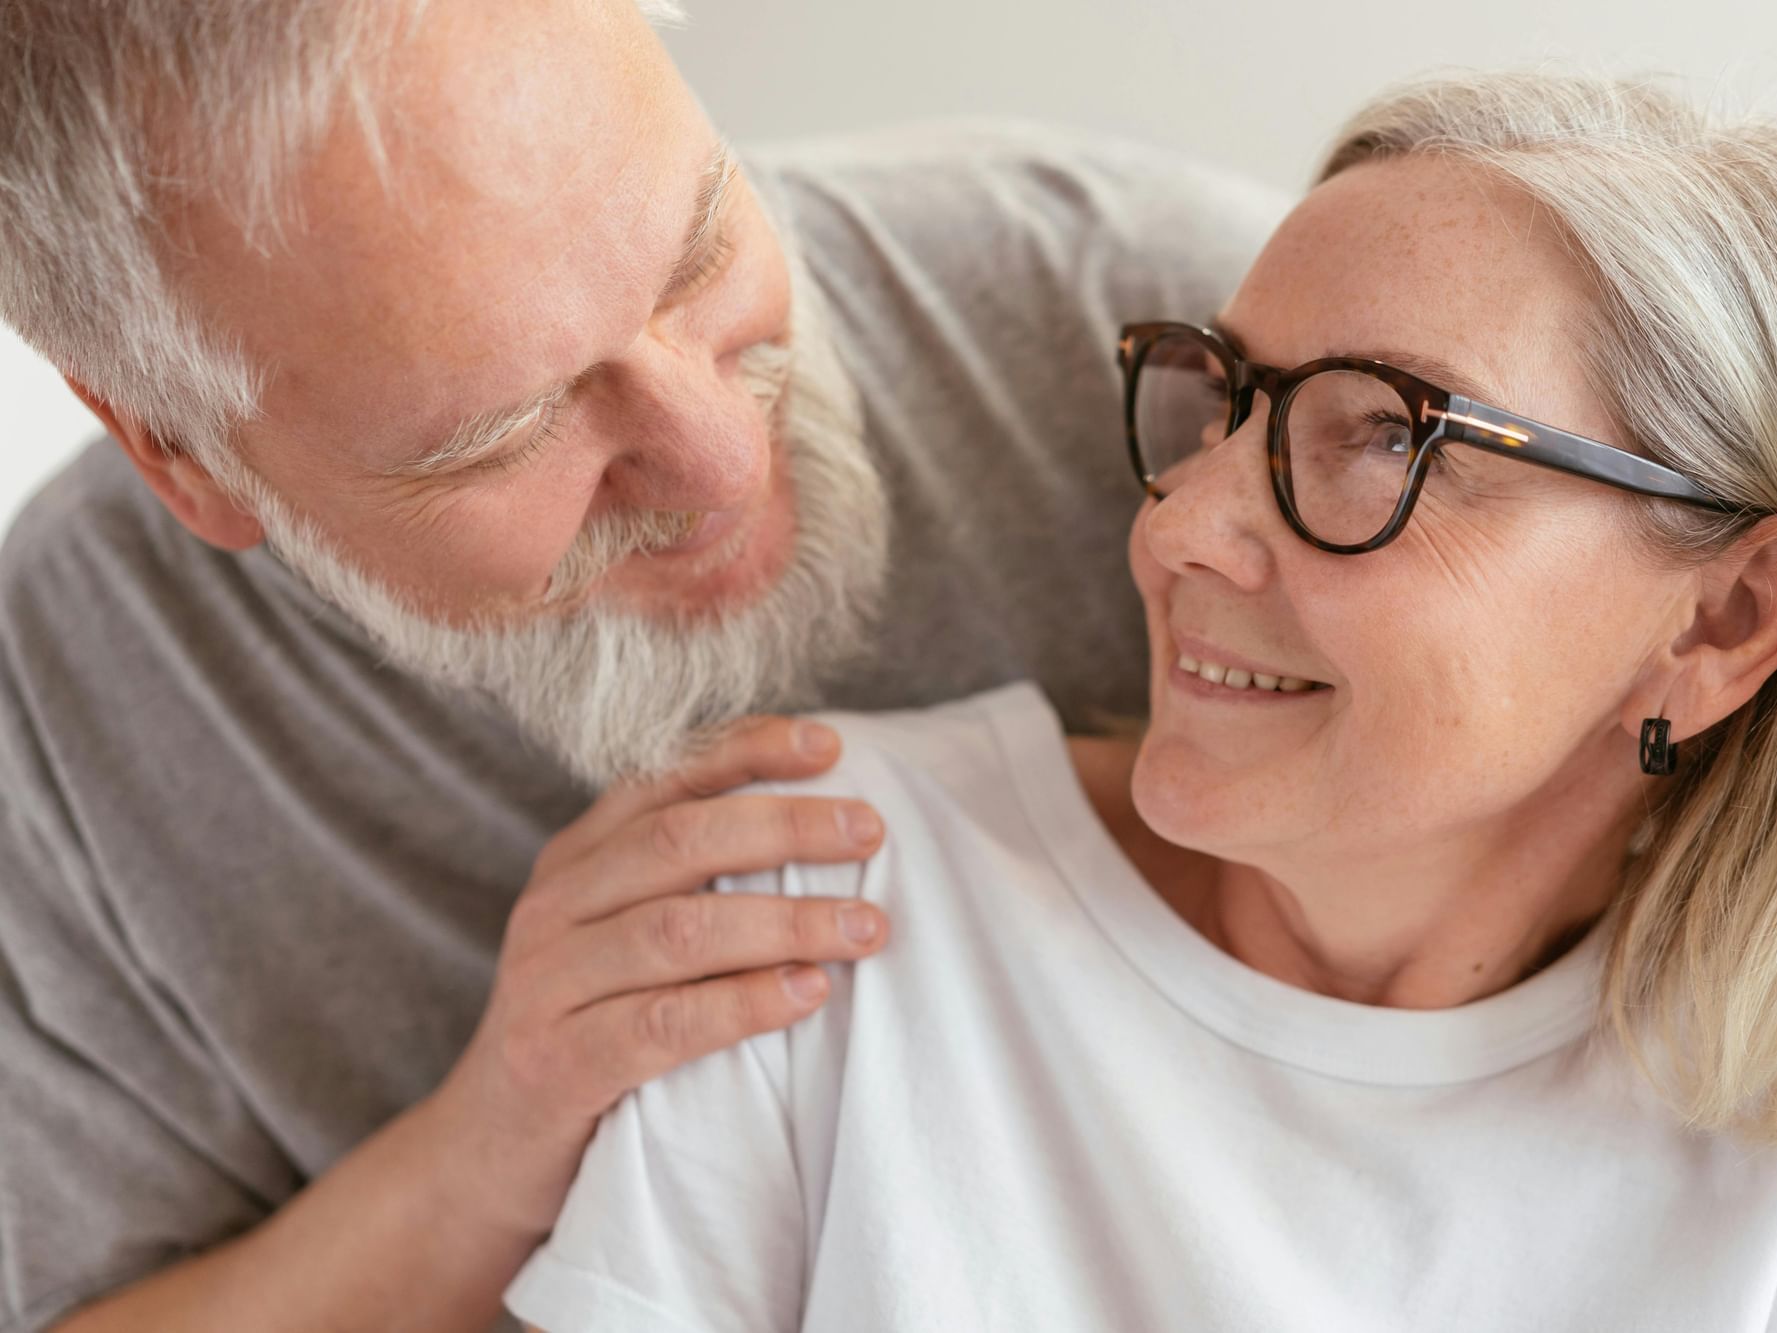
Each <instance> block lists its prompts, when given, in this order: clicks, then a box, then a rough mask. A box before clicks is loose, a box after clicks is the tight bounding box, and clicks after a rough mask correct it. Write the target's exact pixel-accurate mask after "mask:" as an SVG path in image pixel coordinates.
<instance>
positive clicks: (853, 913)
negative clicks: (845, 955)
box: [839, 903, 877, 944]
mask: <svg viewBox="0 0 1777 1333" xmlns="http://www.w3.org/2000/svg"><path fill="white" fill-rule="evenodd" d="M876 930H877V921H876V913H875V912H873V911H871V910H870V909H869V908H868V907H865V906H864V904H862V903H846V904H845V905H844V906H843V907H841V908H840V909H839V933H840V934H841V935H843V936H845V938H846V939H848V940H850V941H851V942H852V943H853V944H868V943H870V941H871V940H873V939H875V938H876Z"/></svg>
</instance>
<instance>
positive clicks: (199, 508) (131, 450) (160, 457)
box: [62, 375, 265, 551]
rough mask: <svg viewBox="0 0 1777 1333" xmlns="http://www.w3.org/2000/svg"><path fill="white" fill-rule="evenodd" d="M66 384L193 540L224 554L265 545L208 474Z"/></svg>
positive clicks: (76, 385) (74, 383) (82, 389)
mask: <svg viewBox="0 0 1777 1333" xmlns="http://www.w3.org/2000/svg"><path fill="white" fill-rule="evenodd" d="M62 378H63V379H65V380H67V384H68V387H69V388H70V389H72V390H74V393H75V396H76V397H78V398H79V399H80V401H81V402H83V403H85V404H86V405H87V408H88V409H89V410H90V411H91V412H92V414H93V415H94V416H96V417H97V418H98V419H99V420H100V422H101V423H103V424H104V427H105V429H106V430H107V431H109V432H110V434H111V438H112V439H114V440H116V441H117V443H118V444H119V445H120V446H121V447H122V449H123V452H124V454H125V456H127V457H128V458H129V460H130V462H131V463H132V464H134V466H135V469H136V471H137V472H138V473H139V474H141V477H142V480H143V481H145V482H147V483H148V489H149V490H151V491H153V492H154V494H155V495H156V496H157V497H158V498H159V500H160V502H161V503H162V504H163V505H165V506H166V507H167V509H168V511H169V512H171V514H172V515H173V517H174V518H176V519H178V520H179V522H181V523H182V524H184V525H185V527H186V529H187V530H188V531H190V532H191V534H192V535H193V536H195V537H198V538H200V539H201V540H203V541H206V542H208V543H209V544H210V545H212V546H218V547H221V548H222V549H223V550H224V551H245V550H247V549H248V548H249V547H253V546H257V545H259V543H260V542H262V541H264V540H265V529H264V528H262V527H260V525H259V520H258V519H256V518H254V517H253V515H251V514H249V513H247V511H246V510H244V509H242V508H241V507H240V506H239V505H237V504H236V503H235V502H234V500H233V498H232V497H231V496H230V495H229V494H228V492H227V491H225V490H223V489H222V487H221V486H219V485H218V484H217V483H216V479H215V478H214V477H212V476H211V475H210V473H209V470H208V469H206V468H205V467H203V466H202V465H201V464H199V463H198V462H197V461H196V460H195V459H192V458H189V457H187V456H186V455H185V454H182V453H180V452H179V451H178V450H177V449H173V448H170V447H168V446H167V445H166V444H163V443H162V442H161V441H160V439H158V438H157V437H156V436H155V435H154V433H153V432H152V431H150V430H148V428H147V427H145V426H144V425H143V424H142V423H141V422H140V421H138V420H136V419H135V418H134V417H132V416H130V415H129V414H128V413H127V412H118V411H115V410H113V408H112V406H111V404H109V403H107V402H106V401H105V400H104V399H102V398H100V397H99V396H98V395H97V394H95V393H94V392H93V391H92V390H91V389H89V388H87V387H86V385H84V384H82V383H80V382H79V381H78V380H74V379H70V378H69V377H68V376H66V375H64V376H63V377H62Z"/></svg>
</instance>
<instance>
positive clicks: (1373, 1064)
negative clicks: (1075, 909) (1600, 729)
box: [987, 683, 1602, 1087]
mask: <svg viewBox="0 0 1777 1333" xmlns="http://www.w3.org/2000/svg"><path fill="white" fill-rule="evenodd" d="M987 702H988V705H989V707H988V712H989V715H990V716H991V718H992V721H993V725H994V729H995V732H996V734H997V736H998V738H999V741H1000V746H1001V748H1002V750H1003V752H1004V754H1005V757H1006V759H1007V767H1008V768H1009V770H1010V772H1011V775H1012V781H1013V784H1014V786H1015V788H1016V790H1017V792H1018V796H1019V799H1020V801H1021V802H1022V804H1023V806H1024V808H1025V812H1026V814H1027V815H1028V816H1029V818H1030V823H1031V827H1032V829H1033V830H1034V831H1035V833H1036V836H1037V838H1038V840H1039V841H1040V843H1041V844H1042V846H1043V848H1044V850H1045V851H1046V852H1047V853H1048V855H1049V857H1050V859H1051V860H1052V861H1053V863H1054V865H1055V867H1056V869H1057V870H1058V871H1059V872H1060V874H1061V877H1062V879H1063V880H1064V881H1065V882H1066V883H1067V885H1068V888H1069V889H1070V890H1071V891H1072V893H1073V894H1074V896H1075V898H1076V899H1078V901H1079V903H1080V905H1081V907H1082V908H1083V909H1084V911H1085V913H1086V915H1087V916H1088V917H1090V918H1091V920H1092V921H1093V922H1094V923H1095V924H1096V925H1097V927H1098V929H1099V930H1100V931H1101V932H1102V933H1103V934H1104V936H1105V937H1106V938H1107V940H1108V941H1109V942H1110V943H1111V945H1112V946H1113V947H1114V948H1115V949H1116V950H1117V951H1118V952H1119V953H1121V954H1122V955H1123V957H1124V958H1125V959H1126V960H1127V961H1128V963H1129V964H1130V966H1131V967H1133V968H1134V969H1135V970H1136V971H1137V972H1139V973H1140V974H1141V975H1142V976H1143V977H1144V978H1145V979H1146V981H1147V982H1148V983H1149V984H1150V985H1152V986H1153V987H1154V988H1155V989H1156V990H1158V991H1159V992H1160V993H1161V994H1162V995H1164V996H1165V997H1166V998H1167V999H1168V1000H1170V1001H1171V1002H1172V1003H1173V1004H1174V1005H1176V1006H1177V1007H1178V1008H1179V1009H1181V1010H1183V1011H1184V1012H1185V1013H1186V1014H1188V1015H1190V1016H1191V1017H1192V1018H1193V1019H1195V1020H1196V1021H1197V1022H1199V1023H1200V1024H1202V1025H1203V1026H1204V1027H1206V1028H1208V1029H1209V1030H1210V1031H1212V1032H1214V1033H1216V1034H1217V1035H1218V1036H1220V1037H1222V1038H1224V1039H1225V1040H1227V1041H1230V1042H1233V1043H1234V1044H1236V1045H1238V1046H1240V1047H1243V1048H1244V1049H1246V1050H1248V1051H1251V1052H1253V1053H1254V1054H1257V1055H1260V1056H1264V1057H1266V1058H1268V1059H1271V1060H1275V1061H1278V1062H1280V1063H1283V1064H1287V1065H1292V1066H1295V1067H1297V1068H1299V1069H1304V1070H1308V1071H1310V1072H1313V1073H1316V1074H1321V1075H1325V1076H1328V1077H1331V1078H1340V1079H1347V1080H1350V1081H1353V1082H1359V1083H1369V1084H1381V1085H1388V1086H1397V1087H1412V1086H1430V1085H1438V1084H1450V1083H1464V1082H1468V1081H1470V1080H1475V1079H1484V1078H1489V1077H1492V1076H1494V1075H1497V1074H1501V1073H1504V1072H1505V1071H1507V1070H1509V1069H1514V1068H1517V1067H1518V1066H1520V1065H1524V1064H1528V1063H1530V1062H1531V1061H1533V1060H1537V1059H1540V1058H1541V1057H1543V1056H1545V1055H1549V1054H1551V1053H1553V1052H1555V1051H1557V1050H1559V1049H1561V1048H1562V1047H1563V1046H1566V1045H1568V1044H1569V1043H1571V1042H1574V1041H1576V1040H1578V1039H1579V1038H1581V1037H1583V1036H1585V1035H1586V1034H1587V1033H1588V1032H1589V1031H1591V1030H1592V1028H1593V1027H1594V1025H1595V1015H1596V1011H1597V995H1598V974H1599V963H1600V954H1601V949H1602V944H1601V940H1600V935H1601V933H1602V932H1600V931H1599V930H1596V929H1595V930H1593V931H1592V932H1591V933H1590V934H1589V935H1588V936H1587V937H1586V939H1585V940H1583V941H1582V942H1581V943H1580V944H1578V945H1576V946H1575V947H1574V948H1573V949H1571V950H1569V951H1568V952H1567V953H1566V954H1565V955H1563V956H1562V957H1561V958H1559V959H1557V960H1556V961H1555V962H1554V963H1553V964H1551V965H1550V966H1549V967H1547V968H1545V969H1543V970H1542V971H1541V972H1538V973H1536V974H1535V975H1534V976H1532V977H1529V978H1527V979H1526V980H1524V981H1522V982H1520V983H1519V984H1518V985H1516V986H1513V987H1511V988H1510V989H1508V990H1504V991H1501V992H1499V993H1497V994H1495V995H1490V996H1487V997H1486V998H1484V999H1481V1000H1476V1001H1474V1002H1473V1003H1470V1004H1465V1005H1460V1006H1457V1007H1456V1008H1453V1009H1438V1010H1413V1009H1388V1008H1381V1007H1378V1006H1373V1005H1365V1004H1356V1003H1353V1002H1351V1001H1348V1000H1340V999H1335V998H1333V997H1331V996H1326V995H1318V994H1316V993H1314V992H1312V991H1307V990H1303V989H1300V988H1298V987H1295V986H1290V985H1287V984H1285V983H1284V982H1281V981H1278V980H1276V979H1275V978H1273V977H1269V976H1266V975H1265V974H1264V973H1262V972H1259V971H1257V970H1255V969H1253V968H1251V967H1248V966H1247V965H1246V964H1244V963H1242V962H1240V961H1239V960H1238V959H1236V958H1234V957H1232V956H1231V955H1229V954H1226V953H1224V952H1223V951H1222V950H1220V949H1218V948H1217V947H1216V946H1215V945H1213V944H1211V943H1210V942H1209V941H1208V940H1206V939H1204V938H1203V936H1201V935H1200V934H1198V933H1197V931H1196V930H1194V929H1193V928H1192V927H1191V926H1190V925H1188V924H1187V923H1186V922H1185V921H1184V920H1183V919H1182V918H1181V917H1179V916H1178V914H1177V913H1176V912H1174V911H1173V910H1172V909H1171V908H1170V907H1169V906H1167V904H1166V902H1165V901H1164V900H1163V899H1162V898H1161V897H1160V895H1159V894H1158V893H1156V892H1155V891H1154V890H1153V888H1152V887H1151V886H1149V884H1148V883H1147V881H1146V880H1145V879H1143V878H1142V876H1141V874H1140V873H1139V872H1138V871H1137V870H1136V869H1135V867H1134V865H1133V864H1132V863H1131V862H1130V861H1129V859H1128V857H1127V856H1125V855H1124V853H1123V850H1122V848H1121V847H1119V846H1118V845H1117V842H1116V840H1115V839H1114V838H1112V836H1111V834H1110V832H1109V830H1108V829H1106V828H1105V827H1104V825H1103V823H1102V822H1100V820H1099V818H1098V815H1097V813H1096V811H1094V810H1093V808H1092V805H1091V802H1090V801H1089V800H1088V798H1087V796H1086V792H1085V790H1084V788H1083V787H1082V786H1081V785H1080V781H1079V778H1078V776H1077V775H1076V774H1075V772H1074V767H1073V761H1072V757H1071V755H1070V754H1069V751H1068V747H1067V738H1066V736H1065V734H1064V733H1063V731H1062V727H1061V722H1060V719H1059V718H1058V717H1057V715H1056V713H1055V711H1054V709H1053V708H1051V707H1050V705H1049V703H1048V701H1047V700H1046V699H1045V698H1044V697H1043V695H1042V693H1041V691H1040V690H1038V689H1037V687H1036V686H1034V685H1031V684H1029V683H1020V684H1016V685H1010V686H1007V687H1005V688H1003V689H1001V690H999V691H996V692H995V693H994V694H993V695H990V696H989V698H988V700H987Z"/></svg>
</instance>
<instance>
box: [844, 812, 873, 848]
mask: <svg viewBox="0 0 1777 1333" xmlns="http://www.w3.org/2000/svg"><path fill="white" fill-rule="evenodd" d="M839 831H840V832H841V833H843V834H844V835H845V836H846V837H847V838H849V839H851V841H853V842H855V843H856V844H857V845H858V846H860V847H863V846H866V845H868V844H869V843H873V842H875V841H876V840H877V839H878V838H880V837H881V836H882V817H881V816H880V815H878V814H877V813H876V811H874V810H872V809H871V808H870V807H869V806H867V805H842V806H840V807H839Z"/></svg>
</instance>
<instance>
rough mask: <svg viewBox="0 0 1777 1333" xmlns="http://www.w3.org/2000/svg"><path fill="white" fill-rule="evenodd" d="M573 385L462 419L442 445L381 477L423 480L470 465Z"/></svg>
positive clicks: (564, 384) (559, 386) (554, 403)
mask: <svg viewBox="0 0 1777 1333" xmlns="http://www.w3.org/2000/svg"><path fill="white" fill-rule="evenodd" d="M573 384H574V381H573V380H563V381H562V382H561V383H559V384H552V385H550V386H549V387H548V388H547V389H544V390H543V391H542V392H540V393H535V394H532V395H531V396H530V397H529V398H527V399H525V400H524V401H523V402H522V403H519V404H518V405H517V406H515V407H501V408H495V409H494V410H493V411H491V412H479V413H477V414H476V415H474V416H472V417H465V418H464V419H463V420H462V421H461V422H459V423H458V424H457V428H456V429H455V430H453V431H452V432H451V433H450V436H449V438H447V439H446V440H445V441H444V443H443V444H441V445H439V446H438V447H437V448H436V449H432V450H430V451H428V452H427V453H424V454H422V455H420V457H418V458H413V459H409V460H407V461H406V462H402V463H397V464H395V465H394V466H393V467H390V468H387V469H385V475H387V476H391V477H426V476H430V475H431V474H432V473H434V472H442V471H444V470H445V469H447V468H451V467H457V466H460V465H462V464H465V463H472V462H474V461H475V460H476V459H478V458H480V457H481V456H482V455H484V454H486V453H489V452H491V451H492V450H493V448H494V447H495V446H496V445H498V444H499V443H500V441H501V440H503V439H505V438H506V437H507V436H508V435H510V434H512V433H513V432H514V431H516V430H521V429H523V428H524V427H525V426H527V425H529V424H530V423H531V422H532V421H534V420H536V419H539V418H541V417H543V416H544V415H546V414H547V413H548V412H550V411H551V410H553V409H554V408H555V407H556V406H557V405H558V404H560V402H561V400H562V399H563V398H566V397H567V395H568V390H569V389H570V388H572V387H573Z"/></svg>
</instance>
